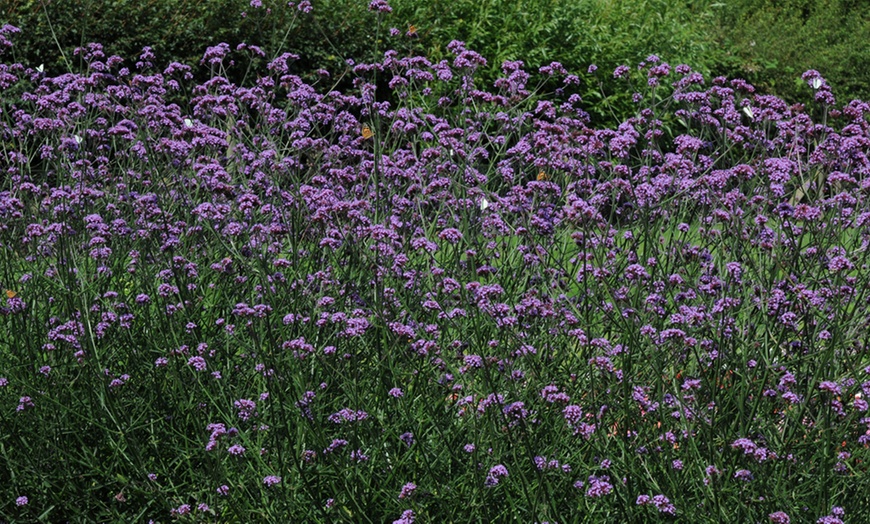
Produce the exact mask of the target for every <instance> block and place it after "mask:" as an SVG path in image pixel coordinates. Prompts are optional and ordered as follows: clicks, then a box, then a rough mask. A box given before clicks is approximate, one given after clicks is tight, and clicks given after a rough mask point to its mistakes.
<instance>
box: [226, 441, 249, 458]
mask: <svg viewBox="0 0 870 524" xmlns="http://www.w3.org/2000/svg"><path fill="white" fill-rule="evenodd" d="M227 451H228V452H229V454H230V455H236V456H238V455H243V454H244V453H245V451H247V450H246V449H245V448H244V446H242V445H240V444H233V445H232V446H230V447H229V449H227Z"/></svg>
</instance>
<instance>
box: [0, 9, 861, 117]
mask: <svg viewBox="0 0 870 524" xmlns="http://www.w3.org/2000/svg"><path fill="white" fill-rule="evenodd" d="M262 4H263V6H262V7H259V8H255V7H253V6H252V5H251V2H250V0H136V1H134V0H63V1H60V0H6V1H5V2H2V3H0V19H4V20H7V21H8V23H10V24H12V25H14V26H17V27H19V28H21V29H22V33H21V34H19V35H17V36H16V38H15V42H16V45H15V48H14V55H13V57H14V59H16V60H20V61H22V62H24V63H28V64H31V65H39V64H45V67H46V70H47V71H48V72H51V73H60V72H64V71H67V70H69V69H73V70H77V68H78V65H77V63H76V60H78V58H77V57H75V56H73V49H74V48H76V47H79V46H82V45H83V44H86V43H89V42H100V43H102V44H103V45H104V46H105V50H106V53H107V54H116V55H119V56H122V57H124V58H126V59H127V61H126V62H125V63H126V64H127V65H128V67H131V68H132V65H133V64H134V63H135V60H134V58H135V57H136V56H138V54H139V52H140V51H141V49H142V47H143V46H151V47H152V48H153V49H154V52H155V53H156V55H157V62H156V64H155V65H163V64H166V63H168V62H170V61H172V60H177V61H180V62H184V63H188V64H191V65H193V64H195V63H197V62H198V61H199V59H200V58H201V56H202V54H203V51H204V50H205V48H206V47H208V46H211V45H215V44H217V43H219V42H227V43H229V44H230V45H232V46H235V45H236V44H238V43H240V42H246V43H248V44H255V45H259V46H261V47H263V48H264V49H265V50H266V52H267V53H268V54H269V56H270V57H272V56H277V55H278V54H280V53H281V52H285V51H289V52H293V53H296V54H298V55H300V57H301V59H300V60H299V61H298V62H296V63H295V65H294V67H295V68H296V70H295V71H294V72H295V73H296V74H299V75H300V76H302V77H303V78H308V79H311V78H313V77H314V71H316V70H318V69H326V70H328V71H330V72H331V73H332V77H333V78H334V79H340V78H341V73H342V72H344V71H346V69H347V65H346V60H347V59H352V60H354V61H355V62H356V63H359V62H369V61H374V60H379V59H381V58H382V56H383V52H384V51H386V50H387V49H396V50H398V51H399V52H400V53H401V54H408V53H415V54H423V55H426V56H428V57H429V58H430V59H433V60H438V59H442V58H447V57H448V56H449V54H448V53H447V50H446V47H447V44H448V43H449V42H450V41H451V40H462V41H464V42H466V44H467V47H468V48H469V49H472V50H475V51H477V52H479V53H481V54H482V55H483V56H484V57H485V58H487V60H488V61H489V64H488V66H487V68H486V69H485V70H483V71H481V73H480V76H479V80H480V81H481V82H484V83H486V84H488V85H491V82H492V81H493V80H494V79H495V77H496V76H497V75H498V72H499V69H500V65H501V63H502V61H504V60H523V61H524V62H525V63H526V66H527V69H528V70H529V71H536V70H537V68H538V67H540V66H541V65H546V64H549V63H550V62H552V61H558V62H561V63H562V64H563V65H564V66H565V67H566V68H567V69H568V70H569V72H571V73H576V74H578V75H579V76H580V78H581V84H580V86H578V87H577V90H578V92H579V93H580V94H581V95H582V96H583V98H584V101H585V103H586V106H587V107H588V108H589V110H590V112H591V113H592V114H593V118H596V119H597V120H608V119H611V118H614V117H615V118H623V117H625V116H626V115H628V114H631V112H632V111H633V106H632V104H631V102H630V97H631V92H630V90H627V89H626V87H625V86H624V85H617V84H616V83H615V80H614V79H613V78H612V75H611V72H612V71H613V69H614V68H615V67H616V66H617V65H619V64H627V65H636V64H637V63H638V62H640V61H642V60H643V59H644V58H646V57H647V56H649V55H650V54H656V55H659V56H660V57H661V58H662V60H664V61H667V62H669V63H670V64H671V65H676V64H680V63H685V64H688V65H690V66H691V67H692V68H693V69H694V70H696V71H699V72H701V73H703V74H704V75H705V76H706V77H707V78H708V79H709V78H710V75H713V76H718V75H727V76H729V77H732V78H734V77H740V78H744V79H746V80H747V81H749V82H750V83H752V84H754V85H755V86H756V87H757V88H758V89H759V91H761V92H764V93H771V94H776V95H778V96H780V97H783V98H784V99H786V100H787V101H788V102H790V103H795V102H807V101H809V100H810V99H811V91H810V89H809V88H808V87H807V86H806V85H805V84H804V83H803V82H801V81H800V80H799V77H800V75H801V73H802V72H804V71H806V70H808V69H816V70H818V71H820V72H821V74H822V75H823V76H824V77H825V78H827V79H828V81H829V83H830V84H831V85H832V86H833V89H834V94H835V95H836V96H837V97H838V99H839V101H840V102H847V101H848V100H851V99H852V98H861V99H863V100H868V99H870V46H868V42H870V2H867V0H728V1H723V2H715V1H710V0H573V1H565V0H449V1H448V0H392V1H391V2H390V5H391V6H392V7H393V12H392V13H390V14H386V15H382V16H381V18H380V24H378V17H377V15H376V14H374V13H372V12H369V11H368V0H312V4H313V5H312V7H313V10H312V11H311V12H310V13H302V12H300V11H299V10H298V9H296V8H295V7H288V5H287V2H286V1H275V0H263V1H262ZM411 26H413V28H412V27H411ZM378 27H380V29H379V30H378ZM391 27H394V28H396V29H398V30H399V31H400V35H398V36H390V34H389V29H390V28H391ZM409 30H411V31H409ZM409 32H411V33H413V36H408V35H407V34H408V33H409ZM64 57H66V59H64ZM590 64H596V65H598V67H599V71H598V74H597V75H594V76H593V75H586V74H585V72H586V70H587V68H588V66H589V65H590ZM203 74H205V73H203ZM229 74H230V76H232V75H233V74H240V73H238V72H236V73H234V72H230V73H229ZM237 80H238V79H237ZM535 82H536V79H535V78H533V79H532V82H530V85H535ZM602 101H606V102H607V103H605V104H602V103H601V102H602ZM605 106H606V107H608V108H609V110H615V111H616V114H610V115H609V116H608V115H606V114H604V111H603V110H600V111H599V110H597V109H596V108H599V109H600V107H605Z"/></svg>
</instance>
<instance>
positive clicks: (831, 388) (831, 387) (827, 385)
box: [819, 380, 842, 395]
mask: <svg viewBox="0 0 870 524" xmlns="http://www.w3.org/2000/svg"><path fill="white" fill-rule="evenodd" d="M819 389H821V390H822V391H828V392H830V393H833V394H834V395H840V394H842V390H841V389H840V386H838V385H837V383H836V382H831V381H828V380H826V381H824V382H822V383H821V384H819Z"/></svg>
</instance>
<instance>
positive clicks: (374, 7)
mask: <svg viewBox="0 0 870 524" xmlns="http://www.w3.org/2000/svg"><path fill="white" fill-rule="evenodd" d="M369 11H377V12H378V13H392V12H393V8H392V7H390V4H389V3H388V2H387V0H372V1H371V3H370V4H369Z"/></svg>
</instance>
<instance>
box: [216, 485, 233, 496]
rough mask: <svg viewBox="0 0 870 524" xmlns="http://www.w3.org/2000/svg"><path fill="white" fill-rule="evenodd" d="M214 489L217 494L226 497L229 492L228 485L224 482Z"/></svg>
mask: <svg viewBox="0 0 870 524" xmlns="http://www.w3.org/2000/svg"><path fill="white" fill-rule="evenodd" d="M216 491H217V492H218V495H222V496H224V497H226V496H227V495H229V493H230V487H229V486H227V485H226V484H222V485H221V486H220V487H218V489H217V490H216Z"/></svg>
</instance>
